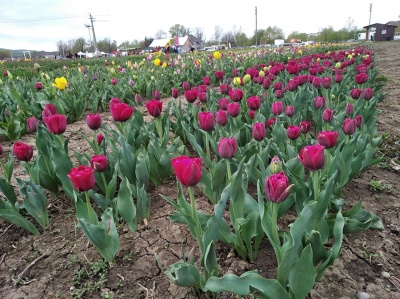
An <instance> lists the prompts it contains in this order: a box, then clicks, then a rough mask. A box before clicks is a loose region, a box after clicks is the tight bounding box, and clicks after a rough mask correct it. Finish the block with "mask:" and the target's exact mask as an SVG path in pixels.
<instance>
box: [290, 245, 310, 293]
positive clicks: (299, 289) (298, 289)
mask: <svg viewBox="0 0 400 299" xmlns="http://www.w3.org/2000/svg"><path fill="white" fill-rule="evenodd" d="M314 284H315V267H314V265H313V251H312V248H311V245H308V246H306V248H304V249H303V252H302V254H301V257H300V259H299V260H298V261H297V262H296V263H295V264H294V265H293V268H292V269H291V270H290V272H289V289H290V291H291V292H292V293H293V294H294V298H296V299H303V298H305V297H306V296H307V294H308V293H309V292H310V291H311V290H312V288H313V287H314Z"/></svg>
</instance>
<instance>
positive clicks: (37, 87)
mask: <svg viewBox="0 0 400 299" xmlns="http://www.w3.org/2000/svg"><path fill="white" fill-rule="evenodd" d="M35 88H36V90H42V89H43V84H42V82H36V83H35Z"/></svg>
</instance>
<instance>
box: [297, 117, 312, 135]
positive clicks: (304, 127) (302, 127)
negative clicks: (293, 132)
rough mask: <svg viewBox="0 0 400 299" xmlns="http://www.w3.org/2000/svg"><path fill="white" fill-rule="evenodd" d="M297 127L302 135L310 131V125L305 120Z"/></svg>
mask: <svg viewBox="0 0 400 299" xmlns="http://www.w3.org/2000/svg"><path fill="white" fill-rule="evenodd" d="M299 127H300V131H301V133H303V134H307V133H308V132H309V131H310V130H311V124H310V122H308V121H306V120H304V121H302V122H301V123H300V125H299Z"/></svg>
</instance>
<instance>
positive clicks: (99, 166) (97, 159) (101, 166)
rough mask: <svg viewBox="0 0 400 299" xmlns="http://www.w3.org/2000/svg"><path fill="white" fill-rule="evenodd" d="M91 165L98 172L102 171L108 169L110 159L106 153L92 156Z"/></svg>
mask: <svg viewBox="0 0 400 299" xmlns="http://www.w3.org/2000/svg"><path fill="white" fill-rule="evenodd" d="M90 166H91V167H92V168H93V169H94V170H95V171H97V172H102V171H105V170H106V169H107V166H108V161H107V156H105V155H96V156H92V158H91V159H90Z"/></svg>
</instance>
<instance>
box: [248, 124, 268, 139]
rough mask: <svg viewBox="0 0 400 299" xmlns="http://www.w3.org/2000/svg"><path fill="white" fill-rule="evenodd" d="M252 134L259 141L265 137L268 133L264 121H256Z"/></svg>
mask: <svg viewBox="0 0 400 299" xmlns="http://www.w3.org/2000/svg"><path fill="white" fill-rule="evenodd" d="M251 135H252V136H253V138H254V139H255V140H257V141H261V140H263V139H264V138H265V135H266V132H265V125H264V124H263V123H255V124H254V125H253V129H252V132H251Z"/></svg>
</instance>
